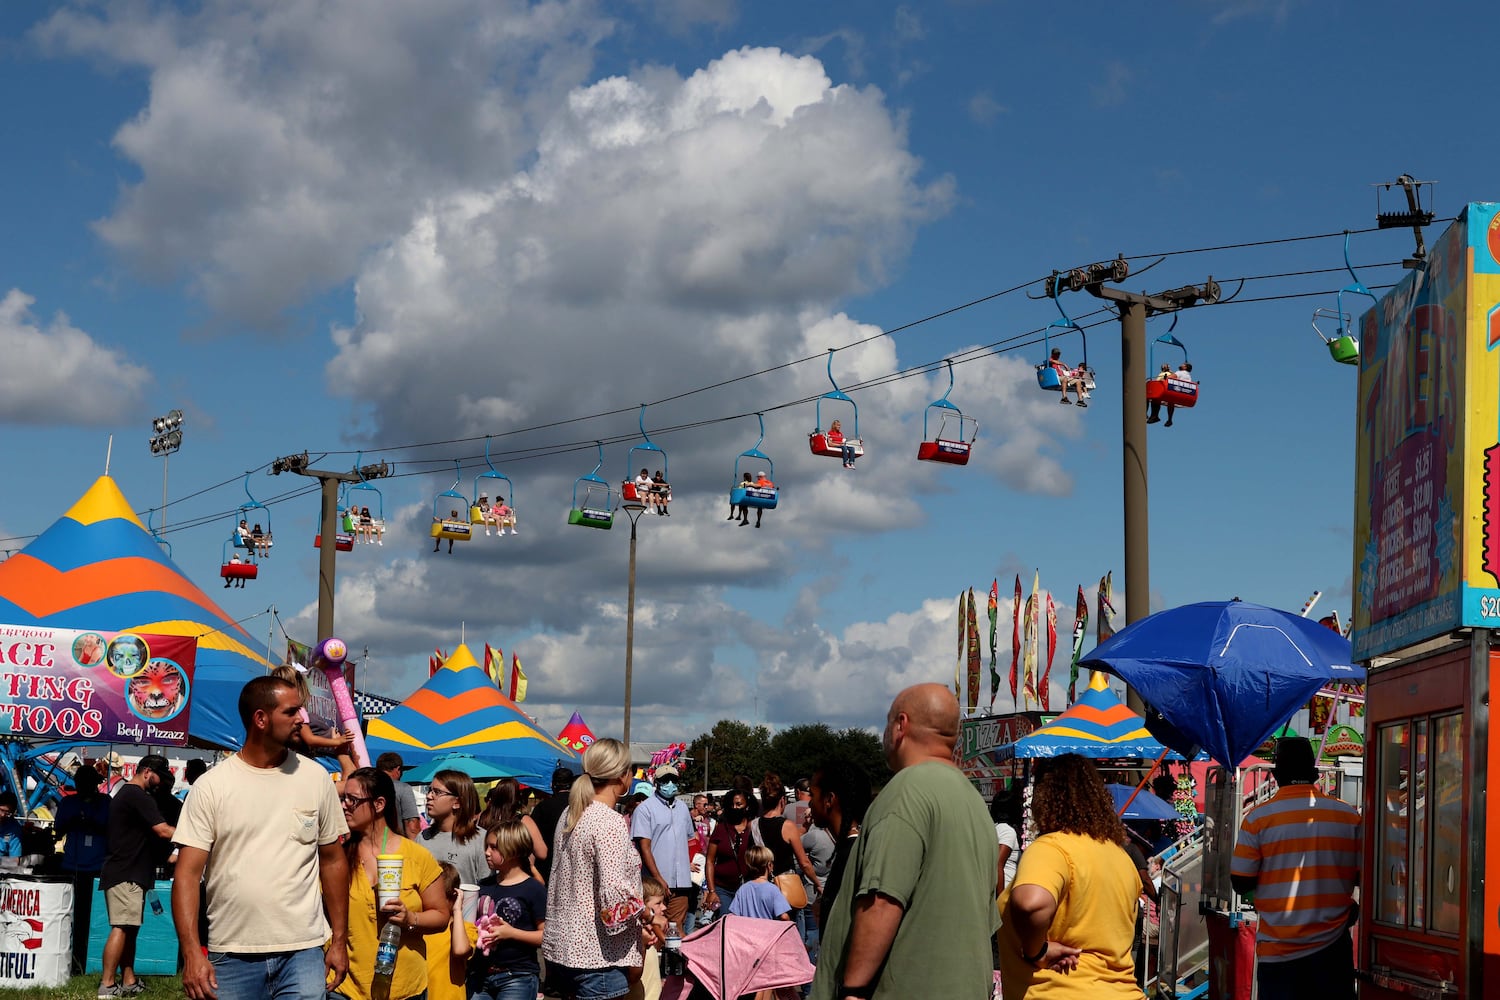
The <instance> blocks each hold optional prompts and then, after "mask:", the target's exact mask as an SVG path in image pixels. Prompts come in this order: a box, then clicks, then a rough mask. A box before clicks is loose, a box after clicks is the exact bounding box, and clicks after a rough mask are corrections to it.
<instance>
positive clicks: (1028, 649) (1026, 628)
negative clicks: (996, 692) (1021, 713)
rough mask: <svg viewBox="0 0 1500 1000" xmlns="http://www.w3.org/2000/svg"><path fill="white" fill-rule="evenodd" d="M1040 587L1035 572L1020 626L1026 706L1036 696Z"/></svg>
mask: <svg viewBox="0 0 1500 1000" xmlns="http://www.w3.org/2000/svg"><path fill="white" fill-rule="evenodd" d="M1041 587H1042V571H1041V570H1037V571H1036V575H1035V576H1033V577H1032V578H1031V596H1030V597H1028V598H1026V612H1025V615H1026V621H1025V622H1024V623H1023V624H1022V626H1021V631H1022V637H1021V639H1022V644H1023V646H1024V648H1023V650H1022V653H1021V697H1022V698H1023V699H1024V700H1025V702H1026V704H1028V705H1030V704H1031V703H1032V702H1034V701H1037V700H1038V699H1037V695H1036V660H1037V641H1038V639H1039V638H1040V637H1039V636H1038V634H1037V628H1038V622H1037V613H1038V610H1039V609H1038V607H1037V591H1038V590H1040V589H1041Z"/></svg>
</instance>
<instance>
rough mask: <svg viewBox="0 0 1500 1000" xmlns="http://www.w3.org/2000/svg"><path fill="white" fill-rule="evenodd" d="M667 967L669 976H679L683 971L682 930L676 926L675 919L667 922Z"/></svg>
mask: <svg viewBox="0 0 1500 1000" xmlns="http://www.w3.org/2000/svg"><path fill="white" fill-rule="evenodd" d="M666 958H667V962H666V965H667V968H666V974H667V975H669V976H680V975H682V974H683V973H684V971H685V970H684V968H683V963H682V931H681V929H679V928H678V926H677V921H675V920H674V921H672V922H671V923H669V924H667V951H666Z"/></svg>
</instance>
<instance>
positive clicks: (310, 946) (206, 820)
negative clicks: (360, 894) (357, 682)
mask: <svg viewBox="0 0 1500 1000" xmlns="http://www.w3.org/2000/svg"><path fill="white" fill-rule="evenodd" d="M301 707H302V699H301V697H300V696H299V695H298V693H297V689H296V688H294V687H292V686H291V685H290V684H287V683H286V682H285V681H281V680H278V679H276V678H274V677H257V678H255V679H254V680H252V681H250V682H249V683H248V684H246V685H245V687H244V689H243V690H242V691H241V692H240V701H239V711H240V719H241V720H242V721H243V722H244V724H245V745H244V748H243V749H241V750H240V751H239V753H237V754H235V755H234V756H232V757H230V758H229V759H228V760H225V761H223V762H222V763H220V764H219V765H217V766H216V767H214V768H213V769H212V770H210V771H209V772H208V773H207V774H205V775H204V776H203V777H202V778H200V779H198V782H197V784H195V785H193V794H192V795H189V796H188V800H187V803H186V804H185V805H184V806H183V810H182V818H181V819H180V820H179V822H178V824H177V833H176V836H175V837H174V840H175V841H176V842H177V844H178V845H179V846H180V853H179V855H178V861H177V877H176V881H175V882H174V884H173V889H172V919H173V921H174V922H175V923H176V925H177V937H178V940H179V941H180V942H181V944H182V955H183V970H182V985H183V989H184V991H185V992H186V993H187V995H188V997H189V998H190V1000H210V998H217V1000H241V998H244V1000H250V998H254V1000H261V998H264V997H267V996H271V995H275V996H279V997H296V998H298V1000H322V998H323V996H324V993H325V990H326V989H331V988H332V987H334V986H337V985H338V984H339V982H341V981H342V980H343V978H344V976H345V975H346V974H347V973H348V970H349V956H348V905H349V888H348V886H349V868H348V864H347V862H346V861H345V859H344V851H343V848H342V846H341V845H340V844H339V838H340V837H341V836H343V835H344V834H345V833H347V832H348V826H347V824H346V823H345V822H344V814H343V809H342V808H341V806H340V804H339V799H338V795H337V794H336V793H335V791H334V788H333V782H332V780H331V779H330V776H329V774H328V772H327V771H324V770H323V769H322V768H321V767H319V766H318V765H317V764H315V763H314V762H312V761H311V760H308V759H307V758H305V757H301V756H299V755H298V754H295V753H292V752H290V751H289V750H288V749H287V742H288V741H289V740H290V739H291V735H292V733H293V732H294V731H295V728H296V726H297V723H298V715H297V711H298V709H300V708H301ZM205 872H206V874H207V881H206V882H205V883H204V885H203V889H204V890H205V892H206V896H207V909H208V925H209V934H208V956H207V957H206V958H205V957H204V955H203V950H202V946H201V942H200V941H199V940H198V915H199V910H200V899H199V896H200V892H199V879H200V877H201V876H202V875H203V874H204V873H205ZM320 887H321V890H322V891H321V892H319V888H320ZM325 911H326V914H327V916H326V919H325ZM325 941H326V942H328V948H327V952H326V954H325V952H324V948H323V944H324V942H325ZM330 973H331V975H330Z"/></svg>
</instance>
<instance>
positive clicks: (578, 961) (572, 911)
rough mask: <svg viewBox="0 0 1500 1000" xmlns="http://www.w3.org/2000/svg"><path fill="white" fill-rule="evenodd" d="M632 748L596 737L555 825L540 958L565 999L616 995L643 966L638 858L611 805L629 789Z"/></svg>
mask: <svg viewBox="0 0 1500 1000" xmlns="http://www.w3.org/2000/svg"><path fill="white" fill-rule="evenodd" d="M630 773H631V763H630V751H629V749H628V748H627V747H626V746H625V744H623V743H621V742H620V741H619V740H612V739H601V740H596V741H595V742H594V744H593V745H592V746H590V747H589V748H588V749H587V750H586V751H584V754H583V774H581V775H579V776H578V778H577V779H576V780H575V781H574V782H573V787H572V789H570V790H569V792H568V811H567V812H566V813H564V814H563V818H562V820H561V821H560V822H559V823H558V827H557V842H556V843H555V844H554V845H553V856H552V879H551V881H550V882H548V884H547V925H546V928H545V930H544V934H543V937H542V957H543V958H545V959H546V960H547V968H548V970H549V975H550V976H552V977H554V978H553V980H552V985H554V986H555V987H557V989H558V990H559V991H560V992H561V993H562V995H563V996H565V997H573V998H578V1000H616V998H618V997H623V996H625V995H626V994H627V993H628V992H629V991H630V983H631V981H632V980H633V979H635V978H638V977H639V975H640V969H641V961H642V956H641V926H640V925H641V922H640V915H641V913H642V912H643V911H644V909H645V904H644V903H643V902H642V897H641V856H640V854H639V852H637V851H636V849H635V847H634V845H632V844H631V842H630V831H629V829H628V828H627V827H626V825H625V818H624V817H623V816H621V815H620V814H619V813H618V812H616V811H615V804H616V803H617V802H619V801H620V799H621V798H622V797H623V796H624V795H625V794H626V793H627V792H628V791H629V790H630Z"/></svg>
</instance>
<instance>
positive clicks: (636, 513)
mask: <svg viewBox="0 0 1500 1000" xmlns="http://www.w3.org/2000/svg"><path fill="white" fill-rule="evenodd" d="M620 509H621V510H623V511H624V512H625V516H626V517H628V518H630V577H629V579H630V584H629V596H628V597H627V598H626V601H625V725H624V727H623V729H624V734H623V735H624V741H625V748H626V749H627V750H628V749H629V748H630V684H631V681H632V679H633V676H632V675H633V673H634V668H635V526H636V522H637V521H639V520H640V519H641V515H642V514H644V513H645V512H646V505H645V504H643V503H641V502H640V501H639V500H626V501H625V502H624V503H622V504H620Z"/></svg>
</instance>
